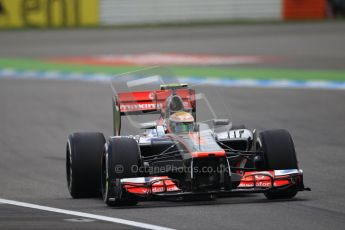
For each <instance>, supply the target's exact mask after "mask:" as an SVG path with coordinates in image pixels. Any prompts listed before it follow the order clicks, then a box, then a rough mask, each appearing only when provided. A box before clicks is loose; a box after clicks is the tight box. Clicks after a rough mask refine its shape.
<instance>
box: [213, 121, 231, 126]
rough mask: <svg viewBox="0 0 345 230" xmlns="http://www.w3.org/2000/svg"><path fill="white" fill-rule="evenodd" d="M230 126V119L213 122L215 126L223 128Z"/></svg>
mask: <svg viewBox="0 0 345 230" xmlns="http://www.w3.org/2000/svg"><path fill="white" fill-rule="evenodd" d="M228 124H230V120H229V119H214V120H213V125H214V126H221V125H228Z"/></svg>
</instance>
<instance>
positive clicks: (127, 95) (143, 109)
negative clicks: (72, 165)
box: [113, 88, 196, 135]
mask: <svg viewBox="0 0 345 230" xmlns="http://www.w3.org/2000/svg"><path fill="white" fill-rule="evenodd" d="M172 95H177V96H179V97H180V98H181V99H182V102H183V107H184V108H185V109H191V110H193V111H195V107H196V103H195V90H194V89H189V88H180V89H163V90H153V91H141V92H124V93H118V94H117V95H115V96H114V97H113V119H114V135H119V134H120V129H121V116H126V115H131V114H135V115H141V114H145V113H150V114H153V113H158V114H163V113H164V112H165V110H166V105H167V103H166V101H167V99H168V98H169V97H170V96H172Z"/></svg>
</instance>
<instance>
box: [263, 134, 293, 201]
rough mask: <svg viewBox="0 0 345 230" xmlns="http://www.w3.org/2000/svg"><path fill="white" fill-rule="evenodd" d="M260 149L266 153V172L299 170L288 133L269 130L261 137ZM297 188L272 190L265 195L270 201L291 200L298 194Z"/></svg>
mask: <svg viewBox="0 0 345 230" xmlns="http://www.w3.org/2000/svg"><path fill="white" fill-rule="evenodd" d="M259 139H260V147H261V150H262V151H263V152H264V158H265V166H266V167H265V168H266V170H284V169H298V164H297V157H296V151H295V147H294V143H293V140H292V138H291V135H290V133H289V132H288V131H286V130H283V129H279V130H268V131H264V132H261V133H260V135H259ZM297 192H298V191H297V188H291V187H290V188H287V189H282V190H272V191H270V192H267V193H265V196H266V197H267V198H268V199H290V198H293V197H294V196H295V195H296V194H297Z"/></svg>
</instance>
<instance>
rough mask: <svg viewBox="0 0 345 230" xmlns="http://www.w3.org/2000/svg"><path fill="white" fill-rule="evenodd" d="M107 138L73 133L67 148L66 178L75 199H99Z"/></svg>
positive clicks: (96, 134) (98, 135)
mask: <svg viewBox="0 0 345 230" xmlns="http://www.w3.org/2000/svg"><path fill="white" fill-rule="evenodd" d="M104 144H105V138H104V136H103V134H102V133H91V132H88V133H86V132H85V133H73V134H71V135H69V137H68V140H67V146H66V176H67V186H68V190H69V192H70V194H71V196H72V197H73V198H86V197H99V196H100V188H101V180H100V177H101V159H102V154H103V152H104Z"/></svg>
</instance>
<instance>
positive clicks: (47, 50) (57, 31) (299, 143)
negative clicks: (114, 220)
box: [0, 0, 345, 230]
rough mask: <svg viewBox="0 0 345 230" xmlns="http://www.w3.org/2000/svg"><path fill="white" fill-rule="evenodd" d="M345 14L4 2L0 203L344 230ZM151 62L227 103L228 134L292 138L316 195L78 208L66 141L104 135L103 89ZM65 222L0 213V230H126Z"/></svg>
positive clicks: (189, 223) (289, 0)
mask: <svg viewBox="0 0 345 230" xmlns="http://www.w3.org/2000/svg"><path fill="white" fill-rule="evenodd" d="M344 17H345V0H212V1H208V0H170V1H169V0H0V184H1V186H0V199H1V198H5V199H12V200H16V201H25V202H31V203H34V204H41V205H47V206H52V207H57V208H63V209H68V210H75V211H82V212H88V213H93V214H100V215H105V216H112V217H118V218H124V219H128V220H134V221H141V222H145V223H151V224H156V225H159V226H165V227H170V228H174V229H253V228H255V229H265V230H267V229H277V226H279V228H280V229H328V228H332V229H343V228H344V227H343V226H344V224H345V222H344V220H345V197H344V194H343V193H344V192H343V191H344V190H345V184H344V183H342V181H344V178H343V171H344V165H345V156H344V149H345V144H344V133H345V121H344V118H345V106H344V105H345V103H344V101H345V90H344V89H345V20H344ZM156 65H158V66H164V67H166V68H169V69H170V71H172V72H173V73H174V75H176V76H178V77H179V79H180V80H181V81H183V82H188V83H190V84H199V85H200V84H201V90H202V91H203V92H206V93H208V92H214V93H213V94H212V95H213V96H212V98H213V99H214V98H217V97H219V96H221V98H222V99H221V100H216V101H215V102H212V103H211V104H212V106H216V105H217V106H221V107H223V109H224V108H225V107H227V108H229V111H230V115H229V116H230V117H229V118H230V119H231V120H232V122H233V123H234V124H235V125H240V124H245V125H246V126H247V127H248V128H250V129H258V130H259V131H262V130H267V129H280V128H283V129H287V130H289V131H290V133H291V135H292V137H293V139H294V142H295V147H296V151H297V156H298V160H299V167H301V168H302V169H303V170H304V175H305V183H306V186H308V187H311V188H312V190H313V191H312V192H310V193H300V194H298V196H297V198H296V199H294V200H292V201H279V202H271V201H266V200H264V197H263V196H262V195H245V196H234V197H230V198H225V199H219V200H217V201H199V202H177V203H170V202H157V203H156V202H143V203H140V204H139V205H138V206H137V207H135V208H120V209H107V208H106V207H105V206H104V204H103V203H102V201H101V200H98V199H86V200H83V199H80V200H72V199H71V198H70V195H69V194H68V190H67V187H66V178H65V177H66V174H65V145H66V143H65V142H66V139H67V136H68V135H69V134H70V133H72V132H77V131H100V132H103V133H104V134H105V136H108V135H112V124H111V122H112V108H111V97H112V96H113V94H112V90H111V88H110V86H109V79H110V78H111V77H113V76H114V75H116V74H119V73H124V72H128V71H133V70H138V69H142V68H145V67H147V66H156ZM216 96H217V97H216ZM210 101H211V100H210ZM197 110H198V111H199V113H203V112H205V110H204V108H203V107H202V106H200V107H198V109H197ZM217 111H220V110H217ZM219 118H226V117H219ZM123 129H124V131H125V133H126V131H127V133H131V132H130V131H131V130H129V127H123ZM268 216H269V217H268ZM71 218H73V217H71V216H65V215H58V214H54V213H50V214H49V213H47V212H42V211H37V210H32V209H25V208H19V207H14V206H10V205H5V204H1V202H0V229H47V228H50V227H51V228H53V229H70V228H82V229H124V228H126V227H125V226H123V225H116V224H110V223H108V224H107V223H105V222H101V221H91V222H82V221H79V222H78V221H74V222H73V221H72V222H71V221H68V220H69V219H71ZM267 218H269V219H267ZM129 228H130V227H128V228H126V229H129Z"/></svg>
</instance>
